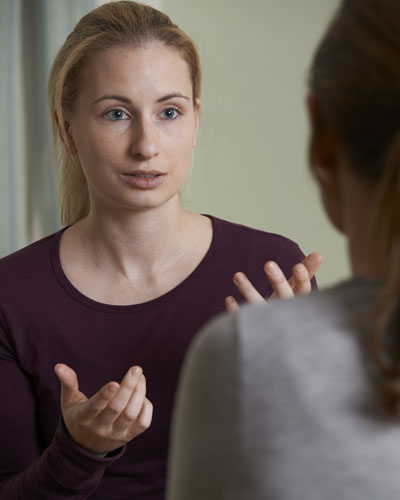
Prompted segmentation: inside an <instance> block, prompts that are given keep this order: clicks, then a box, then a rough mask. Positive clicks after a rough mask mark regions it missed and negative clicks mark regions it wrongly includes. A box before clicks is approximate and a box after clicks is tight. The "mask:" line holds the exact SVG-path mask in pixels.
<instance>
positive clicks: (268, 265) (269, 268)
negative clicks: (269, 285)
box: [265, 262, 277, 273]
mask: <svg viewBox="0 0 400 500" xmlns="http://www.w3.org/2000/svg"><path fill="white" fill-rule="evenodd" d="M265 267H266V269H267V271H271V272H272V273H273V272H274V271H276V269H277V265H276V264H275V262H267V263H266V264H265Z"/></svg>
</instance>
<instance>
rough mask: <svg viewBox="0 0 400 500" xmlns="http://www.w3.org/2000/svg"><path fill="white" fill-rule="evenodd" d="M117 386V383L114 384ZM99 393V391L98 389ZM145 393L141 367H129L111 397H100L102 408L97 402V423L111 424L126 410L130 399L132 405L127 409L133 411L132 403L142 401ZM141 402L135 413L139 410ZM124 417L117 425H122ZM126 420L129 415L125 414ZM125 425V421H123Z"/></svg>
mask: <svg viewBox="0 0 400 500" xmlns="http://www.w3.org/2000/svg"><path fill="white" fill-rule="evenodd" d="M116 385H117V386H118V384H116ZM100 393H101V391H100ZM145 394H146V382H145V379H144V376H143V372H142V369H141V368H140V367H138V366H135V367H133V368H130V369H129V370H128V371H127V373H126V375H125V377H124V378H123V379H122V382H121V384H120V386H119V388H118V390H117V391H115V393H114V394H113V395H112V398H110V399H109V401H105V399H102V402H105V403H106V404H105V405H104V407H103V408H101V403H99V404H98V408H99V409H100V408H101V409H100V411H99V412H98V416H97V418H96V420H97V423H98V424H99V425H106V426H110V425H112V424H113V423H114V422H115V421H116V420H117V419H119V418H121V415H122V413H123V412H124V411H125V410H126V408H127V406H128V403H129V402H130V400H131V399H132V405H131V406H130V407H129V411H130V412H131V413H133V412H134V408H133V407H134V405H135V403H136V404H139V403H138V402H139V401H140V402H141V404H142V403H143V399H144V396H145ZM141 404H140V407H139V410H138V411H137V414H136V416H135V417H134V418H136V417H137V415H138V414H139V412H140V409H141ZM123 420H124V418H121V421H120V422H119V427H121V426H122V425H123ZM126 420H129V417H128V416H126ZM125 426H126V423H125Z"/></svg>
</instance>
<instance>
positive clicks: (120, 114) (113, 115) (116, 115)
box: [104, 109, 128, 122]
mask: <svg viewBox="0 0 400 500" xmlns="http://www.w3.org/2000/svg"><path fill="white" fill-rule="evenodd" d="M104 116H105V117H107V118H108V119H109V120H112V121H114V122H116V121H120V120H127V119H128V115H127V114H126V113H125V112H124V111H122V109H112V110H111V111H108V113H106V114H105V115H104Z"/></svg>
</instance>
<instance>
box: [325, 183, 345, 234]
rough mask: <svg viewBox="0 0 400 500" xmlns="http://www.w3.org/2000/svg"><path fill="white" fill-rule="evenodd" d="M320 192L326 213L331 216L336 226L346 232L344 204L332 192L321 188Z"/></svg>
mask: <svg viewBox="0 0 400 500" xmlns="http://www.w3.org/2000/svg"><path fill="white" fill-rule="evenodd" d="M320 193H321V200H322V204H323V206H324V209H325V213H326V214H327V216H328V217H329V219H330V221H331V223H332V224H333V225H334V227H335V228H336V229H337V230H338V231H340V232H341V233H344V232H345V228H344V224H343V217H342V206H341V204H340V202H339V200H338V198H337V197H336V196H333V195H332V194H330V193H327V192H326V191H325V190H324V189H320Z"/></svg>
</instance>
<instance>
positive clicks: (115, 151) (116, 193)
mask: <svg viewBox="0 0 400 500" xmlns="http://www.w3.org/2000/svg"><path fill="white" fill-rule="evenodd" d="M198 107H199V103H195V104H193V100H192V83H191V79H190V73H189V67H188V65H187V63H186V61H185V60H184V59H183V58H182V56H181V55H180V54H179V52H178V51H177V50H175V49H173V48H170V47H167V46H165V45H163V44H161V43H157V42H152V43H150V44H148V45H146V46H145V47H140V48H132V47H129V46H123V47H117V48H112V49H108V50H105V51H103V52H99V53H97V54H95V55H93V56H92V57H91V58H90V59H89V61H88V62H87V64H85V66H84V68H83V69H82V72H81V75H80V87H79V94H78V96H77V101H76V106H75V110H74V112H73V114H72V116H71V117H70V120H69V121H67V132H68V137H69V140H68V143H69V149H70V151H71V152H72V153H74V154H77V155H78V156H79V160H80V163H81V165H82V168H83V171H84V174H85V176H86V179H87V182H88V187H89V195H90V201H91V207H92V209H93V208H96V207H102V209H104V208H105V209H106V210H113V209H120V208H126V209H131V210H132V209H133V210H143V209H149V208H155V207H159V206H162V205H164V204H166V203H167V202H169V201H172V202H174V201H176V202H177V201H178V193H179V190H180V189H181V187H182V185H183V183H184V182H185V179H186V176H187V173H188V170H189V168H190V165H191V157H192V148H193V147H194V146H195V144H196V135H197V128H198Z"/></svg>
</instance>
